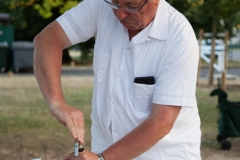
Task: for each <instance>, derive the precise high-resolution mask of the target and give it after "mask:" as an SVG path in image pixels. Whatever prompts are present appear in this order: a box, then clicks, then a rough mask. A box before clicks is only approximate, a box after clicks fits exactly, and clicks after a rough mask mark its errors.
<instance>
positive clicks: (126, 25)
mask: <svg viewBox="0 0 240 160" xmlns="http://www.w3.org/2000/svg"><path fill="white" fill-rule="evenodd" d="M121 23H122V25H123V26H124V27H126V28H127V29H129V30H138V28H137V27H136V26H135V25H134V24H132V23H127V22H121Z"/></svg>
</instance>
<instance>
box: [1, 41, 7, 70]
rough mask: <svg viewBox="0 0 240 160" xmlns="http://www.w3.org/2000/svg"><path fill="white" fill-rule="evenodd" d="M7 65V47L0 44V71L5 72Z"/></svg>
mask: <svg viewBox="0 0 240 160" xmlns="http://www.w3.org/2000/svg"><path fill="white" fill-rule="evenodd" d="M7 65H8V45H7V44H4V43H0V69H1V71H3V70H6V68H7Z"/></svg>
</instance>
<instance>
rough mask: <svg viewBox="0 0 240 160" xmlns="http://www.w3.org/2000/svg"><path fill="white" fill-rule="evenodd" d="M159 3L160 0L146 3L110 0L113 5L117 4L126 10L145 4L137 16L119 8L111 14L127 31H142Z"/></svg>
mask: <svg viewBox="0 0 240 160" xmlns="http://www.w3.org/2000/svg"><path fill="white" fill-rule="evenodd" d="M159 1H160V0H151V1H147V2H146V0H112V2H113V3H115V4H118V5H119V6H121V7H128V8H135V7H136V8H138V7H139V6H140V7H141V6H142V5H144V3H145V2H146V4H145V5H144V6H143V7H142V9H141V10H140V11H139V13H137V14H134V13H128V12H126V11H125V10H124V9H123V8H121V7H120V8H119V9H118V10H115V9H113V13H114V14H115V16H116V17H117V18H118V19H119V20H120V22H121V23H122V25H123V26H124V27H126V28H127V29H129V30H131V31H138V30H142V29H144V28H145V27H146V26H147V25H148V24H149V23H150V22H151V20H152V19H153V18H154V16H155V14H156V12H157V7H158V3H159Z"/></svg>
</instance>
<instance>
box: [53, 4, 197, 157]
mask: <svg viewBox="0 0 240 160" xmlns="http://www.w3.org/2000/svg"><path fill="white" fill-rule="evenodd" d="M57 21H58V22H59V24H60V25H61V26H62V28H63V29H64V31H65V32H66V34H67V36H68V37H69V39H70V41H71V43H72V44H76V43H80V42H84V41H86V40H88V39H89V38H91V37H95V46H94V62H93V69H94V91H93V99H92V114H91V118H92V128H91V134H92V151H94V152H96V153H98V152H99V153H100V152H102V151H103V150H104V149H106V148H107V147H108V146H110V145H112V144H113V143H115V142H116V141H118V140H119V139H121V138H122V137H123V136H125V135H126V134H127V133H129V132H130V131H131V130H133V129H134V128H135V127H136V126H138V125H139V124H141V123H142V122H143V121H144V120H145V119H146V118H147V117H148V115H149V114H150V112H151V107H152V106H151V104H152V103H156V104H164V105H175V106H182V109H181V111H180V114H179V116H178V118H177V120H176V122H175V124H174V126H173V128H172V130H171V131H170V133H169V134H168V135H166V136H165V137H164V138H163V139H161V140H160V141H159V142H158V143H157V144H156V145H154V146H153V147H152V148H151V149H149V150H148V151H147V152H145V153H143V154H142V155H140V156H139V157H137V158H135V160H188V159H189V160H199V159H201V158H200V139H201V132H200V118H199V114H198V108H197V103H196V97H195V91H196V77H197V66H198V59H199V51H198V43H197V40H196V37H195V34H194V31H193V29H192V27H191V25H190V24H189V22H188V21H187V20H186V18H185V17H184V16H183V15H182V14H181V13H179V12H178V11H177V10H175V9H174V8H173V7H171V6H170V5H169V4H168V3H167V2H166V1H165V0H161V1H160V4H159V7H158V10H157V13H156V16H155V18H154V19H153V21H152V22H151V23H150V24H149V25H148V26H147V27H146V28H145V29H144V30H142V31H141V32H140V33H139V34H137V35H136V36H135V37H133V38H132V40H131V41H129V36H128V30H127V29H126V28H125V27H124V26H123V25H122V24H121V23H120V22H119V20H118V19H117V18H116V17H115V16H114V14H113V12H112V9H111V8H110V7H109V6H108V5H107V4H106V3H105V2H104V1H103V0H84V1H83V2H81V3H80V4H79V5H78V6H76V7H74V8H72V9H71V10H70V11H67V12H66V13H65V14H63V15H62V16H60V17H59V18H58V19H57ZM145 76H154V78H155V84H153V85H145V84H136V83H134V78H135V77H145ZM143 132H144V131H143Z"/></svg>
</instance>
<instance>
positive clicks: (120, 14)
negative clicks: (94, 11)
mask: <svg viewBox="0 0 240 160" xmlns="http://www.w3.org/2000/svg"><path fill="white" fill-rule="evenodd" d="M127 16H128V13H127V12H126V11H124V9H123V8H118V10H117V18H118V19H119V20H122V19H124V18H125V17H127Z"/></svg>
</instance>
